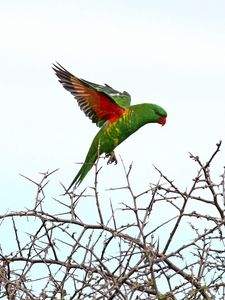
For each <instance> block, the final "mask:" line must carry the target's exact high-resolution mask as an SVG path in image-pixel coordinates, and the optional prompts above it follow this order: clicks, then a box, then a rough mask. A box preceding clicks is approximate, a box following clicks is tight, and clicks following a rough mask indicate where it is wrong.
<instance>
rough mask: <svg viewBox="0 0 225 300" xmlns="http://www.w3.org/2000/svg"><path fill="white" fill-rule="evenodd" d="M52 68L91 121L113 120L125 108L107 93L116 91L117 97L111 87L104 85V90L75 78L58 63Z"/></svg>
mask: <svg viewBox="0 0 225 300" xmlns="http://www.w3.org/2000/svg"><path fill="white" fill-rule="evenodd" d="M53 70H54V71H55V73H56V76H57V77H58V78H59V82H60V83H61V84H62V85H63V87H64V88H65V89H66V90H67V91H69V92H70V93H71V94H72V95H73V96H74V97H75V98H76V100H77V102H78V105H79V107H80V109H81V110H82V111H83V112H84V113H85V115H86V116H87V117H88V118H90V119H91V120H92V122H93V123H96V124H97V125H99V124H101V125H102V124H104V121H114V120H116V119H118V118H119V117H120V115H121V114H122V113H123V112H124V111H125V110H126V107H125V106H126V105H119V104H118V103H119V102H118V101H116V99H114V98H113V97H112V96H110V93H109V94H107V91H108V90H110V91H111V94H112V93H114V94H115V93H116V95H117V97H118V95H119V92H117V91H115V90H113V89H112V88H111V87H109V86H107V85H106V86H105V89H107V91H104V87H103V86H100V85H97V84H95V83H91V82H88V81H86V80H83V79H79V78H77V77H76V76H74V75H73V74H71V73H70V72H69V71H67V70H66V69H65V68H63V67H62V66H61V65H60V64H57V65H56V64H53ZM124 93H126V92H124ZM124 93H120V94H121V95H123V94H124ZM126 95H127V93H126ZM128 95H129V94H128ZM122 98H123V97H122ZM128 102H129V101H128ZM128 102H125V104H128V105H129V103H130V102H129V103H128Z"/></svg>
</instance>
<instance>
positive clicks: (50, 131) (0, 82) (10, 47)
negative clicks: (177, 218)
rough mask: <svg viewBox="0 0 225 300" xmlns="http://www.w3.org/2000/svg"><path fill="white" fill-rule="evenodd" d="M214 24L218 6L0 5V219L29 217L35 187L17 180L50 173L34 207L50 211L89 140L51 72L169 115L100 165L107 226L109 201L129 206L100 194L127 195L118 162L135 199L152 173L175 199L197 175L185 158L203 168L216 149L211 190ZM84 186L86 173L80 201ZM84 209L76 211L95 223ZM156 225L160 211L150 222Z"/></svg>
mask: <svg viewBox="0 0 225 300" xmlns="http://www.w3.org/2000/svg"><path fill="white" fill-rule="evenodd" d="M224 15H225V2H224V1H223V0H214V1H211V0H198V1H196V0H189V1H185V0H171V1H167V0H157V1H152V0H148V1H147V0H140V1H134V0H123V1H119V0H107V1H104V0H93V1H90V0H89V1H88V0H73V1H72V0H45V1H43V0H40V1H30V0H20V1H16V0H14V1H13V0H9V1H1V4H0V37H1V48H0V49H1V55H0V103H1V110H0V132H1V147H0V157H1V167H0V178H1V189H0V199H1V206H0V214H4V213H6V212H8V211H16V210H23V209H26V208H31V207H33V204H34V199H35V193H36V189H35V186H34V184H32V183H31V182H30V181H28V180H26V179H25V178H24V177H22V176H20V175H19V174H22V175H24V176H26V177H28V178H31V179H32V180H34V181H36V182H38V181H39V180H41V178H42V175H41V174H40V173H41V172H47V171H52V170H55V169H59V170H58V171H57V172H55V173H54V175H52V176H51V178H50V179H51V180H50V182H49V184H48V187H47V197H46V200H45V201H46V203H47V205H48V201H49V211H51V209H53V211H54V209H55V207H54V205H52V203H53V202H52V199H53V198H54V197H59V195H61V194H62V192H63V189H62V187H61V183H63V184H64V185H65V186H68V185H69V184H70V183H71V181H72V179H73V178H74V176H75V175H76V173H77V172H78V170H79V168H80V165H79V164H76V163H81V162H83V161H84V159H85V156H86V153H87V151H88V149H89V146H90V144H91V142H92V139H93V138H94V136H95V134H96V133H97V131H98V128H97V127H96V126H95V125H94V124H92V123H91V122H90V120H89V119H88V118H86V117H85V115H84V114H83V112H81V111H80V109H79V107H78V105H77V103H76V101H75V100H74V98H73V97H72V96H71V95H70V94H69V93H68V92H67V91H65V90H64V89H63V88H62V86H61V85H60V84H59V83H58V81H57V78H56V76H55V74H54V72H53V70H52V69H51V67H52V63H55V62H59V63H60V64H62V65H63V66H64V67H65V68H66V69H68V70H69V71H70V72H71V73H73V74H74V75H76V76H78V77H81V78H84V79H86V80H88V81H92V82H96V83H99V84H104V83H107V84H109V85H111V86H112V87H114V88H115V89H117V90H119V91H124V90H125V91H127V92H129V93H130V94H131V96H132V103H133V104H137V103H142V102H151V103H156V104H158V105H160V106H162V107H163V108H165V109H166V110H167V112H168V118H167V124H166V125H165V126H164V127H161V126H159V125H158V124H150V125H146V126H144V127H143V128H141V129H140V130H139V131H138V132H137V133H135V134H134V135H132V136H131V137H129V138H128V139H127V140H126V141H125V142H124V143H122V144H121V145H119V146H118V148H117V149H116V154H117V157H118V158H119V163H118V164H117V165H116V166H114V165H107V164H106V161H105V160H101V161H100V165H101V166H102V169H101V171H100V174H99V188H100V191H101V196H102V199H104V202H103V203H102V205H103V206H104V208H105V213H106V214H107V213H108V212H107V209H108V207H109V199H111V200H112V201H114V203H116V202H117V201H119V202H120V201H121V200H123V202H126V201H127V203H128V202H129V201H130V199H127V198H126V196H124V195H123V194H121V193H120V192H119V191H117V192H114V193H113V192H110V191H108V189H109V188H115V187H120V186H124V185H125V183H126V180H125V176H124V171H123V166H122V163H121V161H120V157H121V158H122V160H123V162H124V164H125V167H126V168H127V169H128V168H129V165H130V164H131V163H132V164H133V167H132V172H131V175H130V181H131V185H132V186H133V187H134V190H135V192H136V193H140V192H142V191H144V190H146V189H147V188H148V187H149V183H155V182H157V180H158V178H159V175H158V173H157V172H156V170H155V169H154V166H156V167H158V168H159V169H160V170H161V171H163V172H164V173H165V174H166V175H167V176H168V177H169V178H170V179H171V180H174V182H175V183H176V184H177V185H178V186H181V187H182V188H184V189H185V188H186V187H188V186H190V185H191V184H192V178H193V177H194V176H195V175H196V172H197V169H198V167H197V165H196V163H195V162H193V161H192V160H191V159H190V158H189V152H191V153H192V154H194V155H199V156H200V157H201V158H202V160H203V162H205V161H207V160H208V159H209V157H210V156H211V154H212V153H213V151H214V150H215V148H216V147H215V145H216V143H217V142H218V141H219V140H223V144H222V147H221V151H220V153H219V154H218V156H217V157H216V158H215V161H214V164H213V174H214V176H215V178H216V180H217V181H218V178H219V175H220V174H222V172H223V166H224V164H225V145H224V143H225V118H224V115H225V55H224V53H225V18H224ZM93 182H94V172H93V171H91V172H90V173H89V174H88V175H87V177H86V178H85V180H84V181H83V183H82V184H81V186H80V187H79V191H82V190H83V189H84V188H85V187H87V186H91V185H93ZM92 204H93V203H92ZM89 205H90V206H89V210H87V209H86V206H85V205H84V206H83V207H80V209H81V211H82V209H83V214H86V217H87V220H88V221H89V222H96V219H95V216H94V215H93V214H92V209H91V202H90V201H89ZM193 210H194V208H193ZM167 214H168V211H167V210H166V209H165V210H163V209H162V212H161V219H160V220H159V219H158V220H155V222H157V221H158V222H161V220H162V218H163V215H167ZM30 224H31V223H30ZM21 230H22V228H21ZM4 234H8V233H7V232H5V231H3V232H2V231H1V237H3V235H4ZM183 238H184V239H185V238H186V236H183Z"/></svg>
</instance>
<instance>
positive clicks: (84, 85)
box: [52, 63, 167, 191]
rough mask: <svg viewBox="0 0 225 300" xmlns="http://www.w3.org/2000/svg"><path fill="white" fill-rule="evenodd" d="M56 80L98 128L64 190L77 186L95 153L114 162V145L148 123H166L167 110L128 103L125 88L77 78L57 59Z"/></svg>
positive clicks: (152, 105) (88, 169) (96, 157)
mask: <svg viewBox="0 0 225 300" xmlns="http://www.w3.org/2000/svg"><path fill="white" fill-rule="evenodd" d="M52 68H53V70H54V72H55V74H56V76H57V77H58V80H59V82H60V83H61V84H62V85H63V87H64V88H65V89H66V90H67V91H69V92H70V93H71V94H72V95H73V96H74V98H75V99H76V100H77V103H78V105H79V107H80V109H81V110H82V111H83V112H84V113H85V115H86V116H87V117H88V118H89V119H90V120H91V121H92V122H93V123H95V124H96V125H97V126H98V127H100V130H99V131H98V133H97V134H96V136H95V137H94V139H93V141H92V143H91V146H90V149H89V151H88V153H87V155H86V158H85V161H84V163H83V164H82V166H81V168H80V170H79V171H78V173H77V175H76V176H75V178H74V179H73V181H72V183H71V184H70V186H69V188H68V189H67V191H69V190H70V189H71V188H72V187H73V186H74V187H75V188H77V187H78V186H79V185H80V184H81V182H82V181H83V179H84V178H85V177H86V175H87V174H88V172H89V171H90V170H91V168H92V167H93V165H94V164H95V162H96V160H97V159H98V157H99V156H100V155H101V154H103V153H105V155H106V157H109V161H108V163H113V162H114V163H117V159H116V156H115V153H114V149H115V148H116V147H117V146H118V145H119V144H120V143H122V142H123V141H124V140H126V139H127V138H128V137H129V136H130V135H132V134H133V133H134V132H136V131H137V130H138V129H139V128H141V127H142V126H144V125H146V124H148V123H158V124H161V125H162V126H163V125H165V123H166V118H167V112H166V111H165V109H163V108H162V107H161V106H159V105H157V104H152V103H142V104H135V105H131V96H130V94H129V93H127V92H126V91H124V92H118V91H117V90H114V89H113V88H112V87H111V86H109V85H107V84H105V85H99V84H96V83H92V82H89V81H87V80H84V79H81V78H78V77H76V76H74V75H73V74H72V73H70V72H69V71H67V70H66V69H65V68H64V67H62V66H61V65H60V64H59V63H55V64H53V67H52Z"/></svg>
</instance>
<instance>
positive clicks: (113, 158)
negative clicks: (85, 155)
mask: <svg viewBox="0 0 225 300" xmlns="http://www.w3.org/2000/svg"><path fill="white" fill-rule="evenodd" d="M108 157H109V159H108V161H107V165H109V164H112V163H114V164H115V165H117V163H118V161H117V158H116V155H115V152H114V151H112V152H110V153H106V155H105V158H108Z"/></svg>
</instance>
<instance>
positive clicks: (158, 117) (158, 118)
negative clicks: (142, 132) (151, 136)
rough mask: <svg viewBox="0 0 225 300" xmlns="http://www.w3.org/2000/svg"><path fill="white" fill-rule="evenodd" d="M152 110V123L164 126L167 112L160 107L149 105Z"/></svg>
mask: <svg viewBox="0 0 225 300" xmlns="http://www.w3.org/2000/svg"><path fill="white" fill-rule="evenodd" d="M150 105H151V108H152V111H153V113H152V118H154V122H156V123H159V124H161V125H162V126H163V125H165V124H166V117H167V112H166V111H165V109H163V108H162V107H161V106H159V105H157V104H150Z"/></svg>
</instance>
